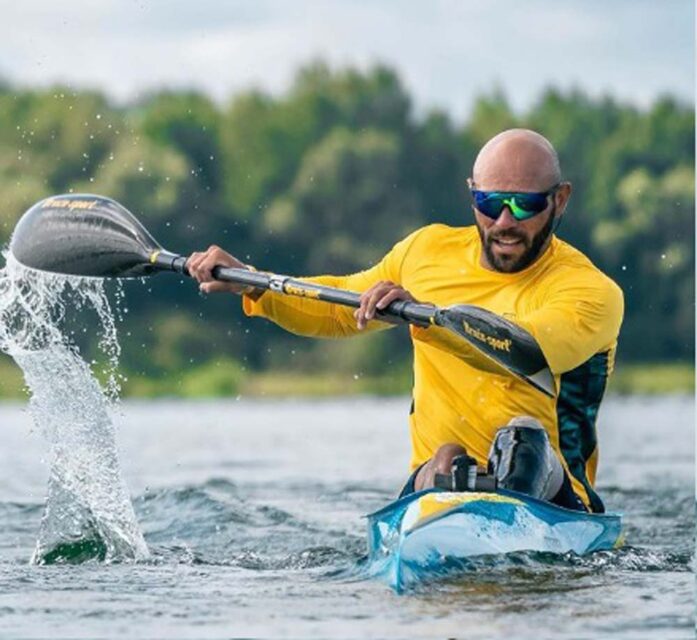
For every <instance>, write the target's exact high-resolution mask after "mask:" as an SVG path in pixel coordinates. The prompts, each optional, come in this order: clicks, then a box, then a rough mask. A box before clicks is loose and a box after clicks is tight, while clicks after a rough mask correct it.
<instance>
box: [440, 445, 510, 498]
mask: <svg viewBox="0 0 697 640" xmlns="http://www.w3.org/2000/svg"><path fill="white" fill-rule="evenodd" d="M434 485H435V486H436V487H437V488H438V489H445V490H446V491H496V478H495V477H494V476H493V475H489V474H487V472H486V471H483V470H481V469H479V468H478V467H477V461H476V460H475V459H474V458H472V457H471V456H469V455H468V454H466V453H464V454H462V455H459V456H455V457H454V458H453V462H452V466H451V467H450V473H437V474H436V476H435V479H434Z"/></svg>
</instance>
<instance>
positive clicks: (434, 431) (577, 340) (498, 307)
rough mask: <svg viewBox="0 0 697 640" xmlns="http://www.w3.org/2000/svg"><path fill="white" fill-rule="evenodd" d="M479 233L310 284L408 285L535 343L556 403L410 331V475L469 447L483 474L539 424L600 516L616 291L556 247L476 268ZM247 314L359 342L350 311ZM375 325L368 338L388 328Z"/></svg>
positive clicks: (254, 309) (280, 308)
mask: <svg viewBox="0 0 697 640" xmlns="http://www.w3.org/2000/svg"><path fill="white" fill-rule="evenodd" d="M481 251H482V246H481V241H480V238H479V234H478V232H477V229H476V227H473V226H471V227H462V228H453V227H448V226H445V225H440V224H436V225H430V226H427V227H423V228H422V229H419V230H417V231H415V232H414V233H412V234H411V235H410V236H408V237H407V238H405V239H404V240H402V241H401V242H399V243H397V244H396V245H395V246H394V247H393V249H392V250H391V251H390V252H389V253H388V254H387V255H386V256H385V257H384V258H383V259H382V260H381V261H380V262H379V263H378V264H376V265H375V266H374V267H372V268H370V269H367V270H365V271H361V272H359V273H355V274H352V275H348V276H320V277H312V278H303V279H305V280H308V281H311V282H317V283H319V284H323V285H328V286H333V287H339V288H342V289H348V290H352V291H356V292H362V291H365V290H366V289H368V288H370V287H371V286H372V285H374V284H375V283H376V282H379V281H381V280H389V281H391V282H394V283H396V284H399V285H401V286H402V287H403V288H404V289H406V290H407V291H409V292H410V293H411V294H412V295H413V296H414V298H415V299H416V300H418V301H420V302H429V303H433V304H435V305H438V306H441V307H442V306H448V305H452V304H457V303H465V304H472V305H477V306H479V307H482V308H484V309H487V310H489V311H492V312H494V313H496V314H499V315H501V316H503V317H504V318H506V319H508V320H510V321H511V322H513V323H515V324H517V325H519V326H521V327H522V328H524V329H526V330H527V331H528V332H530V333H531V334H532V335H533V336H534V337H535V338H536V340H537V341H538V343H539V345H540V347H541V348H542V351H543V352H544V354H545V356H546V358H547V361H548V363H549V366H550V368H551V370H552V373H553V374H554V375H555V381H556V384H557V389H558V390H559V393H558V396H557V397H556V398H549V397H547V396H545V395H544V394H542V393H540V392H539V391H537V390H535V389H534V388H533V387H531V386H530V385H528V384H526V383H525V382H522V381H520V380H518V379H516V378H514V377H512V376H510V375H505V374H502V373H501V372H499V371H496V372H493V371H492V368H491V363H490V361H488V360H487V359H486V358H484V357H483V356H481V355H480V354H479V353H478V352H476V351H475V350H474V349H473V348H470V347H466V348H465V349H466V350H467V349H469V350H470V351H471V353H466V354H465V356H466V357H465V358H464V359H463V358H462V355H463V354H462V353H460V354H458V355H453V354H452V353H450V352H448V350H447V348H444V347H443V344H441V342H442V341H441V340H440V337H441V336H440V335H439V333H438V332H439V331H440V332H441V335H442V331H443V330H440V329H433V328H429V329H421V328H418V327H413V326H412V327H411V328H410V332H411V337H412V342H413V345H414V389H413V405H412V412H411V414H410V428H411V442H412V460H411V466H412V468H416V467H417V466H418V465H420V464H421V463H423V462H425V461H426V460H428V459H429V458H430V457H431V456H432V455H433V454H434V453H435V451H436V450H437V449H438V448H439V447H440V446H441V445H443V444H445V443H448V442H454V443H459V444H462V445H463V446H464V447H465V448H466V449H467V451H468V452H469V453H470V454H471V455H473V456H474V457H475V458H476V459H477V461H478V462H479V463H480V464H486V459H487V455H488V452H489V447H490V445H491V443H492V441H493V438H494V434H495V433H496V431H497V429H498V428H499V427H501V426H503V425H505V424H506V423H507V422H508V421H509V420H510V419H511V418H513V417H514V416H518V415H530V416H534V417H535V418H537V419H538V420H539V421H540V422H541V423H542V424H543V425H544V427H545V429H546V430H547V432H548V434H549V438H550V441H551V443H552V446H553V447H554V448H555V450H556V451H557V452H558V453H559V454H561V456H560V457H561V459H562V462H563V463H564V465H565V467H566V469H567V471H568V472H570V477H571V480H572V485H573V488H574V491H575V492H576V493H577V494H578V495H579V496H580V497H581V499H582V500H583V501H584V503H585V504H586V506H587V507H589V508H590V509H591V510H593V511H602V510H603V505H602V502H601V501H600V498H599V497H598V496H597V494H596V493H595V492H594V491H593V485H594V483H595V473H596V468H597V459H598V455H597V438H596V424H595V423H596V417H597V412H598V407H599V405H600V401H601V399H602V396H603V393H604V391H605V385H606V381H607V377H608V375H609V374H610V372H611V370H612V366H613V362H614V354H615V348H616V344H617V337H618V333H619V329H620V325H621V322H622V315H623V296H622V291H621V290H620V288H619V287H618V286H617V285H616V284H615V283H614V282H613V281H612V280H611V279H610V278H608V277H607V276H606V275H604V274H603V273H602V272H601V271H600V270H599V269H597V268H596V267H595V266H594V265H593V264H592V263H591V262H590V260H589V259H588V258H587V257H585V256H584V255H583V254H582V253H581V252H579V251H578V250H576V249H574V248H573V247H571V246H570V245H568V244H567V243H565V242H563V241H561V240H559V239H558V238H556V237H554V238H553V239H552V242H551V244H550V246H549V248H548V249H547V250H546V251H545V253H544V254H543V255H542V256H540V257H539V258H538V259H537V260H536V261H535V262H534V263H533V264H532V265H530V266H529V267H527V268H526V269H524V270H523V271H520V272H518V273H500V272H497V271H492V270H490V269H486V268H485V267H483V266H482V265H481V263H480V257H481ZM243 307H244V311H245V313H246V314H247V315H250V316H263V317H266V318H269V319H271V320H273V321H274V322H276V323H277V324H279V325H280V326H282V327H284V328H285V329H287V330H289V331H292V332H293V333H297V334H300V335H304V336H315V337H329V338H338V337H347V336H352V335H355V334H357V333H359V332H358V329H357V327H356V321H355V319H354V317H353V309H350V308H346V307H341V306H338V305H332V304H327V303H325V302H317V301H314V300H310V299H307V298H294V297H291V296H285V295H280V294H276V293H272V292H267V293H264V294H263V295H262V296H261V297H260V298H258V299H257V300H253V299H251V298H250V297H247V296H245V297H244V298H243ZM389 326H391V325H387V324H385V323H383V322H377V321H373V322H371V323H369V325H368V329H381V328H387V327H389Z"/></svg>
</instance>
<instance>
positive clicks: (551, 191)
mask: <svg viewBox="0 0 697 640" xmlns="http://www.w3.org/2000/svg"><path fill="white" fill-rule="evenodd" d="M467 184H468V186H469V189H470V194H471V196H472V199H473V200H474V202H473V204H472V207H473V208H474V209H475V210H477V211H479V213H481V214H482V215H483V216H486V217H487V218H489V219H490V220H498V219H499V218H500V217H501V214H502V213H503V209H504V207H508V209H509V211H510V212H511V215H512V216H513V218H515V220H516V221H517V222H524V221H525V220H530V219H531V218H534V217H535V216H538V215H540V214H541V213H544V212H545V211H546V210H547V209H548V208H549V196H553V195H554V194H555V193H556V192H557V191H558V190H559V188H560V187H561V186H562V184H563V183H562V182H559V183H557V184H555V185H554V186H553V187H550V188H549V189H547V191H483V190H481V189H475V188H474V182H473V181H472V180H471V179H468V180H467ZM476 194H484V195H486V196H492V195H495V196H499V197H506V199H508V200H511V199H515V197H516V196H518V197H525V196H537V197H544V199H545V202H546V205H545V207H544V209H541V210H540V211H532V212H530V211H526V210H525V209H524V208H523V207H520V206H519V205H517V203H515V202H514V203H513V204H514V206H516V207H517V208H518V209H520V210H521V211H524V212H525V213H526V214H528V215H525V216H524V217H519V216H518V215H516V214H515V212H514V210H513V208H512V207H511V205H510V204H509V203H506V202H505V201H503V203H502V204H501V208H500V209H499V212H498V214H496V215H491V214H489V213H485V212H484V211H482V210H481V209H479V208H478V207H477V204H476V203H477V195H476Z"/></svg>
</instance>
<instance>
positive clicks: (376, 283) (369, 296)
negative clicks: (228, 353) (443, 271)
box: [187, 231, 419, 338]
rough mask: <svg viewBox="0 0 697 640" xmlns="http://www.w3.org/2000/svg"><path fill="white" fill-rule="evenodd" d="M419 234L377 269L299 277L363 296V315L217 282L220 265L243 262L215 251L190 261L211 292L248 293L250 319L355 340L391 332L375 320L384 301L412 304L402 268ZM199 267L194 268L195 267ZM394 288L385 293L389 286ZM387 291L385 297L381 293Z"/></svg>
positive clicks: (245, 303) (399, 246)
mask: <svg viewBox="0 0 697 640" xmlns="http://www.w3.org/2000/svg"><path fill="white" fill-rule="evenodd" d="M418 234H419V231H416V232H414V233H412V234H411V235H410V236H408V237H407V238H405V239H404V240H402V241H401V242H398V243H397V244H396V245H395V246H394V247H393V248H392V250H391V251H390V252H389V253H388V254H387V255H386V256H385V257H384V258H383V259H382V260H381V261H380V262H379V263H377V264H376V265H375V266H373V267H371V268H369V269H366V270H365V271H360V272H358V273H354V274H351V275H347V276H331V275H326V276H317V277H309V278H299V279H301V280H305V281H307V282H315V283H318V284H322V285H325V286H330V287H336V288H340V289H346V290H349V291H355V292H358V293H361V294H364V295H363V299H362V300H361V302H362V304H361V308H360V309H358V310H354V309H351V308H349V307H343V306H340V305H336V304H330V303H327V302H320V301H317V300H312V299H309V298H301V297H294V296H287V295H283V294H280V293H275V292H273V291H266V292H263V293H262V292H259V291H241V287H239V286H235V287H234V288H232V287H231V286H230V285H227V284H226V283H221V282H215V281H213V277H212V275H211V271H212V269H213V267H214V266H216V265H217V264H220V265H222V266H237V267H239V266H240V265H241V266H242V267H244V265H242V263H240V262H239V260H237V259H236V258H234V257H233V256H230V255H229V254H227V253H225V252H222V250H219V249H218V248H217V247H212V248H211V249H209V250H208V252H203V253H195V254H193V255H192V256H191V258H190V259H189V262H187V266H188V267H189V268H190V271H191V272H192V275H194V277H196V279H197V280H199V282H201V283H202V284H201V290H202V291H204V292H206V293H212V292H217V291H229V292H233V293H243V294H244V296H243V301H242V304H243V309H244V312H245V313H246V314H247V315H248V316H260V317H264V318H268V319H269V320H272V321H273V322H275V323H276V324H278V325H279V326H281V327H283V328H284V329H286V330H288V331H291V332H292V333H296V334H298V335H304V336H311V337H325V338H341V337H347V336H352V335H355V334H357V333H359V332H360V331H364V330H377V329H385V328H389V327H391V326H392V325H390V324H387V323H385V322H379V321H372V320H371V318H372V317H373V315H374V310H375V306H376V305H377V304H378V303H379V304H383V302H384V301H385V300H384V299H385V298H387V301H391V300H392V299H412V298H411V296H410V295H409V294H408V292H406V291H404V290H403V289H401V287H399V282H400V281H401V271H402V263H403V262H404V258H405V256H406V254H407V252H408V251H409V248H410V247H411V244H412V243H413V241H414V239H415V238H416V236H417V235H418ZM191 265H193V268H192V266H191ZM386 283H390V286H389V287H388V288H387V289H385V287H384V285H385V284H386ZM381 291H382V292H383V293H382V294H381Z"/></svg>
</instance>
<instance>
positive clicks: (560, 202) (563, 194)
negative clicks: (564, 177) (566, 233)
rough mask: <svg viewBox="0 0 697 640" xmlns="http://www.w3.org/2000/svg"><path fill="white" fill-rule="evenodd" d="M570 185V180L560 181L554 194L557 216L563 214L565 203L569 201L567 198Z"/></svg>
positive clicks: (569, 196)
mask: <svg viewBox="0 0 697 640" xmlns="http://www.w3.org/2000/svg"><path fill="white" fill-rule="evenodd" d="M571 192H572V187H571V183H570V182H562V183H561V184H560V185H559V188H558V189H557V192H556V193H555V194H554V200H555V204H556V206H557V218H560V217H561V216H563V215H564V212H565V211H566V205H567V204H568V203H569V198H571Z"/></svg>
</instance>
